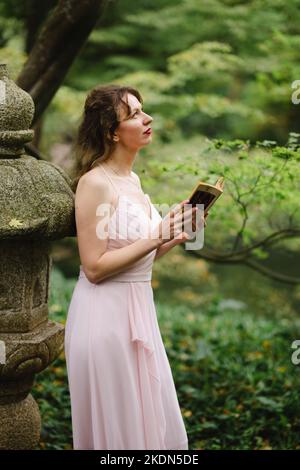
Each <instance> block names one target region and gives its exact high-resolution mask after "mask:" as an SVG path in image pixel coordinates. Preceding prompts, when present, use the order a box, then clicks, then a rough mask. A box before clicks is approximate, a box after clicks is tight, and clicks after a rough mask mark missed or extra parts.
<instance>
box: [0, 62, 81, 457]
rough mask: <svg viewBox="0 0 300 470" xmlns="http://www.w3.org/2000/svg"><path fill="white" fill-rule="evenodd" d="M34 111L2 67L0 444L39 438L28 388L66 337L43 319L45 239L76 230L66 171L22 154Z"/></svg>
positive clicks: (28, 444)
mask: <svg viewBox="0 0 300 470" xmlns="http://www.w3.org/2000/svg"><path fill="white" fill-rule="evenodd" d="M33 115H34V103H33V100H32V98H31V96H30V95H29V94H28V93H26V92H25V91H24V90H22V89H21V88H19V87H18V86H17V85H16V84H15V83H14V82H13V81H12V80H10V78H9V75H8V71H7V68H6V65H5V64H0V205H1V206H0V207H1V210H0V261H1V262H0V449H32V448H35V447H36V445H37V444H38V442H39V438H40V428H41V419H40V413H39V409H38V406H37V403H36V402H35V400H34V399H33V397H32V395H31V394H30V390H31V388H32V386H33V383H34V377H35V374H37V373H38V372H41V371H42V370H44V369H45V368H46V367H47V366H48V365H49V364H50V363H51V362H52V361H53V360H54V359H56V358H57V357H58V356H59V354H60V352H61V351H62V349H63V340H64V327H63V326H62V325H61V324H59V323H56V322H54V321H50V320H49V319H48V294H49V275H50V270H51V257H50V254H49V253H50V248H51V247H50V242H51V240H55V239H60V238H63V237H66V236H74V235H75V234H76V225H75V217H74V194H73V191H72V189H71V186H70V185H71V180H70V178H69V176H68V175H66V174H65V173H64V171H63V170H62V169H61V168H60V167H58V166H57V165H55V164H52V163H50V162H47V161H43V160H37V159H36V158H34V157H32V156H29V155H27V154H26V153H25V150H24V144H25V143H26V142H29V141H31V140H32V138H33V135H34V131H33V130H30V129H29V127H30V125H31V122H32V119H33Z"/></svg>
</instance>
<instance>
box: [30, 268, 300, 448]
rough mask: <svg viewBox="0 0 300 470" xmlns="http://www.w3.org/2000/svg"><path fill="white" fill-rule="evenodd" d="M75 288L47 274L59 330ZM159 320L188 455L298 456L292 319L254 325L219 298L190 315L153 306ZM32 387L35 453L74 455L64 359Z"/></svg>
mask: <svg viewBox="0 0 300 470" xmlns="http://www.w3.org/2000/svg"><path fill="white" fill-rule="evenodd" d="M75 282H76V280H75V279H72V280H69V281H67V280H66V279H65V278H64V277H63V276H62V275H61V274H60V272H59V271H57V270H56V269H53V271H52V274H51V297H50V318H51V319H53V320H57V321H59V322H65V319H66V312H67V308H68V304H69V302H70V298H71V294H72V291H73V288H74V286H75ZM157 313H158V321H159V325H160V328H161V332H162V336H163V341H164V344H165V347H166V351H167V355H168V358H169V361H170V364H171V369H172V373H173V377H174V381H175V385H176V390H177V395H178V399H179V403H180V406H181V411H182V415H183V417H184V421H185V425H186V428H187V432H188V437H189V448H190V449H199V448H201V449H262V448H272V449H299V442H298V438H297V436H298V435H299V432H300V418H299V416H300V408H299V399H298V390H299V386H300V375H299V370H298V368H299V366H298V367H297V366H295V365H293V364H292V363H291V359H290V358H291V353H292V350H291V343H292V342H293V341H294V339H296V338H297V337H299V334H300V323H299V321H298V320H297V319H288V318H283V317H279V316H276V318H272V317H269V318H264V317H263V316H260V317H257V316H255V315H253V313H252V312H248V311H247V310H245V309H241V308H239V306H238V304H237V305H236V306H234V305H233V304H231V305H230V304H228V302H227V303H226V302H224V301H223V300H222V298H220V297H219V296H214V297H212V298H211V302H210V304H209V305H207V306H206V307H202V308H201V309H200V308H197V309H194V310H191V309H190V308H189V307H188V306H187V305H184V304H182V305H181V306H178V305H177V306H174V305H172V306H169V305H168V304H166V303H163V304H162V303H160V302H157ZM35 382H36V383H35V387H34V390H33V395H34V397H35V398H36V399H37V401H38V404H39V406H40V409H41V414H42V424H43V429H42V436H41V441H40V444H39V449H70V448H72V427H71V408H70V397H69V389H68V381H67V373H66V366H65V357H64V354H63V353H62V354H61V356H60V357H59V358H58V359H56V361H55V362H54V363H53V364H52V365H50V366H49V367H48V369H47V370H46V371H44V372H42V373H41V374H39V375H38V376H36V381H35Z"/></svg>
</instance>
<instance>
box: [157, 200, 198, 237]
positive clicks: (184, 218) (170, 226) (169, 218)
mask: <svg viewBox="0 0 300 470" xmlns="http://www.w3.org/2000/svg"><path fill="white" fill-rule="evenodd" d="M188 203H189V199H184V200H183V201H181V202H180V203H178V204H177V205H176V206H175V207H174V208H173V209H171V210H170V212H168V213H167V214H166V215H165V216H164V218H163V219H162V221H161V222H160V223H159V224H158V226H156V227H155V229H154V231H152V232H151V237H154V238H158V239H159V240H160V244H161V245H163V244H164V243H167V242H168V241H170V240H173V239H175V238H176V239H180V238H184V239H190V236H189V235H188V234H187V233H186V232H183V222H184V224H186V226H187V227H188V226H192V221H193V219H194V215H195V213H196V211H197V210H198V208H197V207H190V208H189V209H186V208H185V209H184V207H183V206H184V205H185V204H188ZM183 211H184V212H183Z"/></svg>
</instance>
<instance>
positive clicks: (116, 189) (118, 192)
mask: <svg viewBox="0 0 300 470" xmlns="http://www.w3.org/2000/svg"><path fill="white" fill-rule="evenodd" d="M99 166H100V167H101V168H102V170H103V171H104V173H105V175H106V176H107V178H108V179H109V181H110V182H111V184H112V186H113V188H114V189H115V191H116V192H117V194H118V195H119V194H120V190H119V188H117V186H116V185H115V183H114V182H113V180H112V179H111V177H110V176H109V174H108V173H107V172H106V170H105V168H104V166H103V165H99Z"/></svg>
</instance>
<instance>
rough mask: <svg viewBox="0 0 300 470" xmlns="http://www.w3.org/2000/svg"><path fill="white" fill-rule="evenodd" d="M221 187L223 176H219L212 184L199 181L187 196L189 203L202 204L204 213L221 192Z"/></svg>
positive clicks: (193, 204)
mask: <svg viewBox="0 0 300 470" xmlns="http://www.w3.org/2000/svg"><path fill="white" fill-rule="evenodd" d="M223 188H224V177H223V176H220V178H218V179H217V181H216V183H215V184H214V185H213V184H209V183H205V182H203V181H199V182H198V183H197V184H196V186H195V188H194V189H193V191H192V193H191V195H190V197H189V204H192V206H195V205H196V204H204V214H206V213H207V211H208V209H210V208H211V207H212V205H213V204H214V203H215V202H216V200H217V199H218V197H220V196H221V194H222V193H223Z"/></svg>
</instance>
